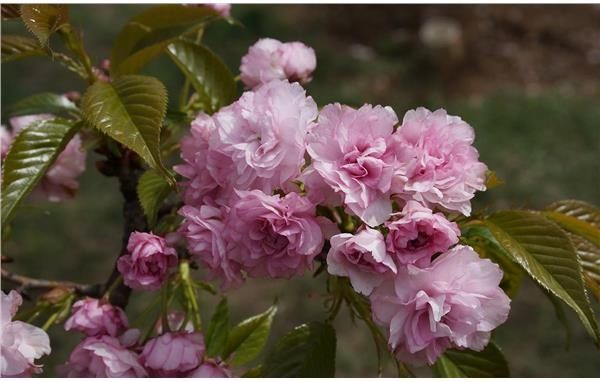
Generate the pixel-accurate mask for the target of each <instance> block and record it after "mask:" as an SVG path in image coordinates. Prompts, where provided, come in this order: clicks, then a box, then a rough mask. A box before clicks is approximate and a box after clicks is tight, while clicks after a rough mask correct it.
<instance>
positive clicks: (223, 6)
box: [204, 3, 231, 17]
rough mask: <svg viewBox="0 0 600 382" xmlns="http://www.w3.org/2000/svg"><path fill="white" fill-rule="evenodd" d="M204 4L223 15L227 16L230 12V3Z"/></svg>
mask: <svg viewBox="0 0 600 382" xmlns="http://www.w3.org/2000/svg"><path fill="white" fill-rule="evenodd" d="M204 6H206V7H208V8H210V9H212V10H214V11H215V12H217V13H218V14H220V15H221V16H223V17H229V15H230V14H231V4H227V3H209V4H204Z"/></svg>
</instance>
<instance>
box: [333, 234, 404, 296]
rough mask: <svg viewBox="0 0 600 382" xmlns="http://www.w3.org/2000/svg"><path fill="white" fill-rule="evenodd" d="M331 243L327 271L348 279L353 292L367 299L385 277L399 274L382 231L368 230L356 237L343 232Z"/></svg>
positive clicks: (334, 237)
mask: <svg viewBox="0 0 600 382" xmlns="http://www.w3.org/2000/svg"><path fill="white" fill-rule="evenodd" d="M330 243H331V249H330V250H329V253H328V254H327V271H328V272H329V273H330V274H332V275H337V276H347V277H349V278H350V283H351V284H352V287H353V288H354V290H356V291H357V292H359V293H362V294H364V295H366V296H368V295H369V294H371V292H372V291H373V288H375V287H376V286H378V285H379V284H380V283H381V282H382V281H383V279H384V278H385V277H387V276H388V275H390V274H395V273H396V271H397V270H396V265H395V264H394V260H393V259H392V257H391V256H390V255H389V254H387V253H386V250H385V242H384V241H383V235H382V234H381V232H379V231H376V230H374V229H371V228H368V227H367V228H365V229H364V230H362V231H360V232H358V233H357V234H356V235H353V234H350V233H340V234H338V235H335V236H333V237H332V238H331V240H330Z"/></svg>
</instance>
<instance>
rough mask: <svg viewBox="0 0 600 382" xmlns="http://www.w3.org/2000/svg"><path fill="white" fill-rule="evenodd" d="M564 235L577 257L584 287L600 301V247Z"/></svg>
mask: <svg viewBox="0 0 600 382" xmlns="http://www.w3.org/2000/svg"><path fill="white" fill-rule="evenodd" d="M566 234H567V236H568V237H569V239H571V243H573V246H574V247H575V249H576V250H577V254H578V255H579V259H580V261H581V267H582V268H583V270H584V272H585V274H584V282H585V285H586V286H587V287H588V289H589V290H590V291H591V292H592V293H593V294H594V296H596V298H597V299H598V300H600V247H598V246H596V245H594V244H593V243H591V242H590V241H589V240H586V239H585V238H583V237H581V236H578V235H575V234H573V233H570V232H566Z"/></svg>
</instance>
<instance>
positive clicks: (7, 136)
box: [0, 125, 13, 160]
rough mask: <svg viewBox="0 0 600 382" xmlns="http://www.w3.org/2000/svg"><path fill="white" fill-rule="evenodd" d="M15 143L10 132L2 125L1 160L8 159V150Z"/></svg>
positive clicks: (0, 140) (0, 135)
mask: <svg viewBox="0 0 600 382" xmlns="http://www.w3.org/2000/svg"><path fill="white" fill-rule="evenodd" d="M12 141H13V137H12V134H11V132H10V131H8V129H7V128H6V126H4V125H0V158H1V159H2V160H4V158H6V154H8V149H9V148H10V144H11V143H12Z"/></svg>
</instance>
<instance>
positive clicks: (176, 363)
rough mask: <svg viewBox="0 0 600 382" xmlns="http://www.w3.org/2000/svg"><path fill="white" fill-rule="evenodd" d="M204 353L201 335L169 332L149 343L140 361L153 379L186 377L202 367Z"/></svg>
mask: <svg viewBox="0 0 600 382" xmlns="http://www.w3.org/2000/svg"><path fill="white" fill-rule="evenodd" d="M204 352H205V347H204V338H203V337H202V334H201V333H198V332H196V333H184V332H168V333H165V334H163V335H160V336H158V337H155V338H152V339H151V340H150V341H148V342H147V343H146V345H145V346H144V350H142V354H141V355H140V360H141V362H142V364H143V365H144V366H145V367H146V368H147V369H148V372H149V373H150V376H152V377H161V378H175V377H184V376H186V375H187V374H188V373H189V372H191V371H192V370H194V369H195V368H197V367H198V366H199V365H200V363H201V362H202V359H203V358H204Z"/></svg>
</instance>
